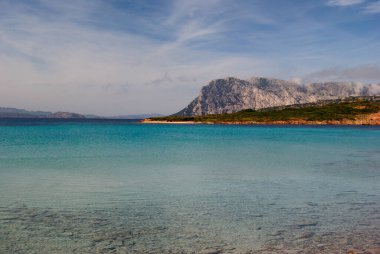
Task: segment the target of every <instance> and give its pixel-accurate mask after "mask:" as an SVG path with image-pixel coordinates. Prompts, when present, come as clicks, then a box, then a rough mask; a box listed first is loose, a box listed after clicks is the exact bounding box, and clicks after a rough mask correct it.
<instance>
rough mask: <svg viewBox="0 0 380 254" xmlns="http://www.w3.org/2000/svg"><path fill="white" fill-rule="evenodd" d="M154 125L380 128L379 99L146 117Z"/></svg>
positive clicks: (352, 98)
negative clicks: (364, 126)
mask: <svg viewBox="0 0 380 254" xmlns="http://www.w3.org/2000/svg"><path fill="white" fill-rule="evenodd" d="M141 123H153V124H247V125H249V124H251V125H380V96H368V97H349V98H346V99H338V100H327V101H319V102H315V103H307V104H296V105H289V106H280V107H274V108H266V109H260V110H252V109H245V110H242V111H239V112H236V113H230V114H220V115H204V116H166V117H152V118H146V119H143V120H142V121H141Z"/></svg>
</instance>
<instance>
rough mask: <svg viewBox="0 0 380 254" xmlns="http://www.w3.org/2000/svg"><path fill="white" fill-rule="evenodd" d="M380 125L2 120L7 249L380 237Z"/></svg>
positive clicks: (120, 248) (332, 244)
mask: <svg viewBox="0 0 380 254" xmlns="http://www.w3.org/2000/svg"><path fill="white" fill-rule="evenodd" d="M379 239H380V128H378V127H290V126H281V127H276V126H230V125H229V126H223V125H219V126H215V125H214V126H211V125H154V124H139V123H137V122H133V121H122V120H118V121H116V120H115V121H111V120H108V121H107V120H96V121H95V120H92V121H90V120H87V121H84V120H80V121H79V120H78V121H67V120H0V253H179V252H182V253H192V252H193V253H208V252H209V253H249V252H252V253H335V252H336V253H345V251H347V250H349V249H355V250H358V251H361V250H364V249H371V248H380V240H379Z"/></svg>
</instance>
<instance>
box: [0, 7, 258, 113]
mask: <svg viewBox="0 0 380 254" xmlns="http://www.w3.org/2000/svg"><path fill="white" fill-rule="evenodd" d="M43 3H44V6H46V7H48V8H50V9H54V10H56V11H58V10H59V11H60V12H61V13H60V14H59V15H58V16H57V17H44V16H41V15H39V14H37V15H35V13H36V11H37V10H34V12H32V11H30V9H29V7H28V6H23V5H17V6H14V5H11V6H7V11H8V16H7V17H3V19H1V17H0V40H1V42H2V43H1V44H0V90H1V91H2V92H1V94H0V101H1V103H2V105H4V106H12V107H22V108H27V109H42V110H51V111H58V110H67V111H74V112H79V113H96V114H104V115H112V114H127V113H150V112H157V111H158V110H157V109H160V112H161V113H173V112H175V111H176V110H179V109H180V108H181V107H183V106H185V105H184V104H186V103H187V102H188V101H190V100H191V99H193V97H194V96H195V95H196V94H197V90H198V89H199V88H200V87H201V86H202V85H205V84H207V82H208V81H209V80H211V79H214V78H215V77H220V76H226V75H238V76H244V75H246V76H247V75H250V74H251V70H252V69H257V70H260V69H259V66H258V63H259V62H258V61H257V60H256V59H253V58H252V57H248V56H247V57H243V56H231V55H228V54H217V53H212V52H209V51H202V50H199V49H198V50H195V49H191V48H190V47H188V46H187V42H189V41H192V40H200V39H205V38H207V37H209V36H213V34H215V33H218V32H219V31H220V30H222V29H223V27H222V25H220V24H219V23H216V24H215V23H210V22H201V21H199V22H197V21H195V20H189V21H185V22H182V23H183V24H181V25H179V26H176V30H177V32H175V33H174V35H175V38H174V39H173V40H171V41H159V40H155V39H154V38H149V37H146V36H141V35H136V34H134V33H131V32H127V31H114V30H109V29H108V30H104V29H98V28H96V29H95V28H92V27H91V26H88V25H83V24H82V22H83V23H85V22H86V21H87V20H88V19H89V13H92V12H96V11H97V9H99V8H104V6H102V3H101V2H99V5H96V4H95V3H96V1H94V2H92V4H91V5H78V6H76V7H75V11H73V10H72V9H71V8H74V7H72V6H69V5H64V6H62V7H61V6H60V5H59V4H57V2H55V3H54V4H52V5H50V1H46V0H44V2H43ZM3 7H4V6H3ZM81 9H84V10H83V12H82V11H81ZM111 14H112V13H111ZM73 15H75V18H74V19H75V22H73V21H72V19H73ZM179 18H180V17H176V19H177V21H178V19H179ZM260 66H262V67H261V68H262V69H263V68H265V67H264V65H263V63H260ZM235 70H239V71H238V72H235ZM165 73H167V74H166V75H165ZM162 77H163V78H162ZM168 77H169V78H168ZM168 100H170V103H168Z"/></svg>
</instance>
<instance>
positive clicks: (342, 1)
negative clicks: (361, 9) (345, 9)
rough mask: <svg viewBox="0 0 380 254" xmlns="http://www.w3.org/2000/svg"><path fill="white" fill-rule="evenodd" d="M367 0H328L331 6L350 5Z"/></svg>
mask: <svg viewBox="0 0 380 254" xmlns="http://www.w3.org/2000/svg"><path fill="white" fill-rule="evenodd" d="M365 1H366V0H329V1H328V2H327V4H328V5H330V6H350V5H356V4H361V3H364V2H365Z"/></svg>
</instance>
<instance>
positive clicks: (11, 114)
mask: <svg viewBox="0 0 380 254" xmlns="http://www.w3.org/2000/svg"><path fill="white" fill-rule="evenodd" d="M0 118H86V116H84V115H81V114H77V113H71V112H56V113H52V112H47V111H28V110H25V109H17V108H6V107H0Z"/></svg>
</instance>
